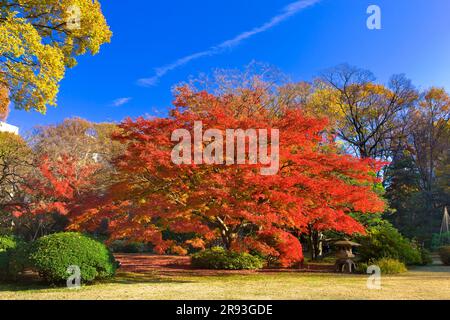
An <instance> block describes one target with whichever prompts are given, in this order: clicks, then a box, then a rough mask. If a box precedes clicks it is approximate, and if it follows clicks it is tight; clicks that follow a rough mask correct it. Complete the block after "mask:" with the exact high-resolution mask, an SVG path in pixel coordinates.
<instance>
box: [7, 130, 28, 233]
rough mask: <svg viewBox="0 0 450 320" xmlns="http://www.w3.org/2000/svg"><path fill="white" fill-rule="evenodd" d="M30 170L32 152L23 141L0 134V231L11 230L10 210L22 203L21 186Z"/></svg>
mask: <svg viewBox="0 0 450 320" xmlns="http://www.w3.org/2000/svg"><path fill="white" fill-rule="evenodd" d="M31 168H32V152H31V149H30V148H29V147H28V146H27V144H26V143H25V141H24V140H23V139H22V138H21V137H19V136H17V135H15V134H12V133H7V132H0V229H11V227H12V221H13V216H12V214H11V212H12V209H13V208H14V207H15V206H16V205H17V204H20V203H22V201H23V196H24V194H23V192H22V191H23V190H22V188H21V187H22V185H23V184H24V183H25V180H26V176H27V175H28V173H29V172H30V171H31Z"/></svg>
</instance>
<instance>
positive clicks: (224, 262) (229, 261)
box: [191, 247, 264, 270]
mask: <svg viewBox="0 0 450 320" xmlns="http://www.w3.org/2000/svg"><path fill="white" fill-rule="evenodd" d="M191 263H192V266H194V267H196V268H204V269H217V270H256V269H261V268H262V267H263V266H264V260H262V259H261V258H259V257H256V256H252V255H251V254H249V253H238V252H232V251H227V250H225V249H224V248H221V247H214V248H212V249H208V250H205V251H201V252H198V253H196V254H194V255H192V257H191Z"/></svg>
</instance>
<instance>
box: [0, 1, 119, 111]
mask: <svg viewBox="0 0 450 320" xmlns="http://www.w3.org/2000/svg"><path fill="white" fill-rule="evenodd" d="M111 36H112V33H111V31H110V29H109V26H108V24H107V22H106V20H105V18H104V16H103V14H102V11H101V6H100V3H99V2H98V1H97V0H0V85H1V86H3V87H6V88H8V91H9V99H10V100H11V102H13V103H14V106H15V107H16V108H18V109H25V110H32V109H35V110H37V111H39V112H41V113H45V112H46V110H47V106H49V105H50V106H55V105H56V97H57V94H58V91H59V82H60V81H61V80H62V79H63V77H64V74H65V70H66V68H67V67H69V68H70V67H73V66H75V65H76V57H77V56H80V55H83V54H86V53H91V54H96V53H98V52H99V50H100V46H101V45H102V44H104V43H108V42H109V41H110V39H111Z"/></svg>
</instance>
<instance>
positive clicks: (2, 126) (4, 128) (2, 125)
mask: <svg viewBox="0 0 450 320" xmlns="http://www.w3.org/2000/svg"><path fill="white" fill-rule="evenodd" d="M0 132H10V133H14V134H17V135H18V134H19V128H18V127H15V126H12V125H10V124H7V123H6V122H2V121H0Z"/></svg>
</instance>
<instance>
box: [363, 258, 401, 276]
mask: <svg viewBox="0 0 450 320" xmlns="http://www.w3.org/2000/svg"><path fill="white" fill-rule="evenodd" d="M372 265H375V266H378V267H380V270H381V273H382V274H398V273H404V272H407V271H408V269H407V268H406V266H405V264H404V263H403V262H401V261H398V260H397V259H391V258H382V259H379V260H374V261H371V262H363V263H359V264H358V267H357V271H358V272H359V273H366V272H367V268H368V267H369V266H372Z"/></svg>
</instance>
